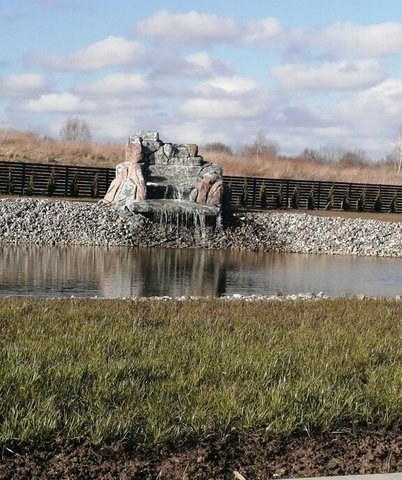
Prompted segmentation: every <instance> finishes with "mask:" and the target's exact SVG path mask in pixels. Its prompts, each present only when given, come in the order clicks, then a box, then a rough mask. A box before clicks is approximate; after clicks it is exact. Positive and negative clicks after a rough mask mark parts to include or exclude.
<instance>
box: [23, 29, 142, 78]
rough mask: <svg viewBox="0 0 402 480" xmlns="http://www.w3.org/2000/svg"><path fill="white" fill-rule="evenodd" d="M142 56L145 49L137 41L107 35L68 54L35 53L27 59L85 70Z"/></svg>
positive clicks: (130, 61)
mask: <svg viewBox="0 0 402 480" xmlns="http://www.w3.org/2000/svg"><path fill="white" fill-rule="evenodd" d="M144 58H145V49H144V47H143V46H142V45H141V44H140V43H139V42H136V41H132V40H126V39H125V38H123V37H115V36H109V37H107V38H105V39H104V40H100V41H99V42H95V43H92V44H90V45H88V46H87V47H84V48H82V49H81V50H78V52H76V53H72V54H70V55H64V56H63V55H53V54H47V53H37V54H33V55H31V57H30V58H28V61H29V62H30V63H38V64H40V65H42V66H44V67H47V68H50V69H55V70H67V71H68V70H69V71H85V70H97V69H100V68H107V67H116V66H129V65H135V64H140V63H142V62H143V61H144Z"/></svg>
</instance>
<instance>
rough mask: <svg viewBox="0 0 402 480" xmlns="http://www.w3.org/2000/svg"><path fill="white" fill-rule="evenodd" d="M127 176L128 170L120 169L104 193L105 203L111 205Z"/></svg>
mask: <svg viewBox="0 0 402 480" xmlns="http://www.w3.org/2000/svg"><path fill="white" fill-rule="evenodd" d="M127 174H128V169H127V168H122V169H121V170H120V171H119V173H118V174H117V175H116V178H115V179H114V180H113V182H112V183H111V184H110V187H109V189H108V191H107V192H106V195H105V197H104V199H103V200H104V201H105V202H108V203H109V202H110V203H112V202H113V201H114V199H115V197H116V195H117V192H118V191H119V189H120V186H121V184H122V183H123V181H124V180H125V179H126V178H127Z"/></svg>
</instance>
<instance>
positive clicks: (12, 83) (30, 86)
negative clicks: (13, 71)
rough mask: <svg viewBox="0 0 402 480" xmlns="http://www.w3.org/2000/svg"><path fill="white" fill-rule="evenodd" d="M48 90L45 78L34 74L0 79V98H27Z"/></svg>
mask: <svg viewBox="0 0 402 480" xmlns="http://www.w3.org/2000/svg"><path fill="white" fill-rule="evenodd" d="M48 88H49V86H48V83H47V81H46V80H45V78H44V77H43V76H42V75H39V74H36V73H26V74H20V75H8V76H6V77H0V91H1V94H0V95H1V96H5V95H7V96H11V97H29V96H31V95H33V94H38V93H40V92H43V91H45V90H47V89H48Z"/></svg>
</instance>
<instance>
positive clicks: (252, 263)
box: [0, 246, 402, 297]
mask: <svg viewBox="0 0 402 480" xmlns="http://www.w3.org/2000/svg"><path fill="white" fill-rule="evenodd" d="M401 267H402V260H401V259H389V258H371V257H351V256H339V255H334V256H326V255H301V254H277V253H275V254H273V253H252V252H240V251H233V252H231V251H217V250H215V251H214V250H201V249H200V250H190V249H180V250H179V249H177V250H175V249H164V248H153V249H150V248H148V249H147V248H99V247H97V248H93V247H33V246H29V247H23V246H3V247H0V296H9V295H30V296H34V297H68V296H71V295H74V296H81V297H93V296H99V297H144V296H145V297H146V296H165V295H168V296H182V295H186V296H189V295H203V296H223V295H232V294H235V293H237V294H242V295H252V294H256V295H260V294H262V295H272V294H274V293H275V291H276V290H280V291H282V293H283V294H284V295H286V294H289V293H307V292H315V293H318V292H319V291H323V292H324V293H326V294H328V295H333V296H343V295H353V294H358V293H363V294H365V295H367V296H395V295H401V294H402V268H401Z"/></svg>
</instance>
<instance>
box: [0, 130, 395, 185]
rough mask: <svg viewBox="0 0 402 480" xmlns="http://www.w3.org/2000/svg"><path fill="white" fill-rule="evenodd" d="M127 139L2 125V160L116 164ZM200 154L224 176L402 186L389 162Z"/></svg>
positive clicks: (111, 166)
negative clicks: (69, 136) (73, 138)
mask: <svg viewBox="0 0 402 480" xmlns="http://www.w3.org/2000/svg"><path fill="white" fill-rule="evenodd" d="M124 142H125V139H122V143H121V144H111V143H103V144H101V143H82V142H61V141H57V140H53V139H51V138H47V137H45V138H42V137H40V136H39V135H38V134H37V133H35V132H33V131H19V130H13V129H7V128H3V129H0V159H1V160H5V161H10V162H31V163H32V162H35V163H51V164H60V165H82V166H86V165H88V166H94V167H110V168H114V167H115V166H116V164H118V163H120V162H122V161H123V160H124ZM200 153H201V155H203V156H204V158H205V159H206V160H208V161H210V162H213V163H218V164H219V165H221V167H222V169H223V173H224V174H225V175H236V176H257V177H266V178H289V179H301V180H303V179H304V180H324V181H328V182H330V181H344V182H357V183H382V184H402V176H401V175H399V176H398V175H396V174H395V169H394V167H393V165H391V164H388V163H376V162H370V161H367V162H364V161H362V162H356V163H353V162H349V163H347V164H345V163H342V162H333V163H331V162H318V161H314V160H311V159H307V158H303V157H297V156H296V157H287V156H277V155H276V156H275V155H272V154H269V153H266V154H261V155H260V156H259V158H256V157H255V155H253V154H252V153H240V154H236V155H230V154H227V153H222V152H216V151H210V150H205V149H204V150H203V149H202V148H201V149H200Z"/></svg>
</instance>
